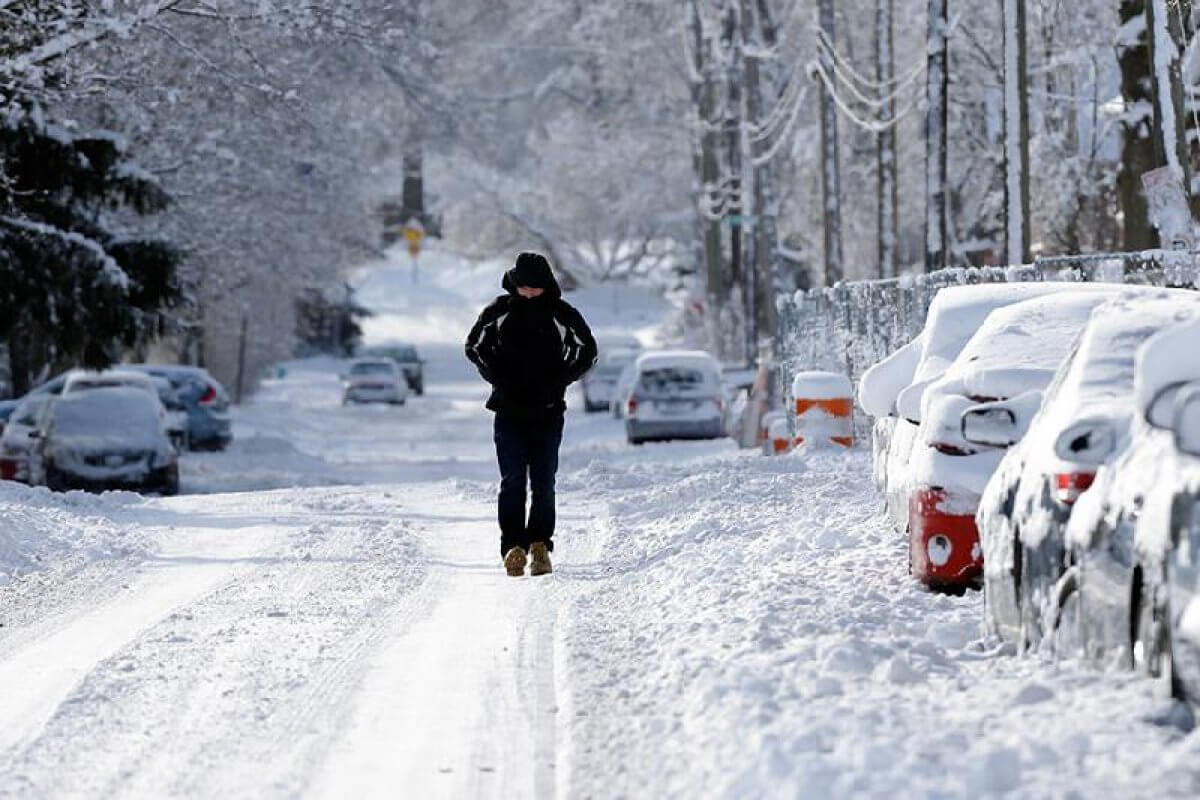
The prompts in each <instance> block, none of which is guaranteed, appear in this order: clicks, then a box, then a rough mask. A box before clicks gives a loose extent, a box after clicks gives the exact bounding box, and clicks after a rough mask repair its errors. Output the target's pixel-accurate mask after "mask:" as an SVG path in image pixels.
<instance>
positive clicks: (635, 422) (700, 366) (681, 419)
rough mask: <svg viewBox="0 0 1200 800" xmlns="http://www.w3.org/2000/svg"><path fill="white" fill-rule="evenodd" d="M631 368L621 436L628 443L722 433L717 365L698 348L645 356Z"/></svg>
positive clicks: (721, 396) (712, 436)
mask: <svg viewBox="0 0 1200 800" xmlns="http://www.w3.org/2000/svg"><path fill="white" fill-rule="evenodd" d="M634 370H635V376H634V383H633V389H632V391H631V393H630V395H629V399H628V400H627V401H626V402H627V409H626V416H625V435H626V438H627V439H628V440H629V441H630V442H631V443H632V444H641V443H642V442H645V441H647V440H651V439H716V438H719V437H721V436H724V435H725V423H724V416H725V398H724V394H723V390H722V388H721V365H720V363H718V362H717V360H716V359H715V358H713V357H712V356H711V355H709V354H708V353H705V352H703V351H700V350H675V351H671V350H663V351H656V352H651V353H643V354H642V355H641V356H639V357H638V359H637V361H636V362H635V366H634Z"/></svg>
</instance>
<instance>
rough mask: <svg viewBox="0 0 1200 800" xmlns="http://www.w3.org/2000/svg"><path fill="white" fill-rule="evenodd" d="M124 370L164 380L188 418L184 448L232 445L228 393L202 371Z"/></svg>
mask: <svg viewBox="0 0 1200 800" xmlns="http://www.w3.org/2000/svg"><path fill="white" fill-rule="evenodd" d="M121 369H123V370H126V369H127V370H134V371H137V372H144V373H145V374H147V375H149V376H151V377H152V378H166V379H167V380H168V381H170V383H171V388H172V390H173V392H174V399H175V401H177V402H178V403H179V404H180V405H181V406H182V410H183V412H184V413H185V414H186V416H187V435H186V440H187V445H188V447H189V448H190V449H192V450H224V449H225V448H226V447H227V446H229V443H230V442H231V441H233V421H232V419H231V417H230V415H229V392H227V391H226V390H225V387H224V386H222V385H221V383H220V381H218V380H217V379H216V378H214V377H213V376H212V375H210V374H209V373H208V370H206V369H204V368H203V367H192V366H183V365H178V364H122V365H121Z"/></svg>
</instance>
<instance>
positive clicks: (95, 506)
mask: <svg viewBox="0 0 1200 800" xmlns="http://www.w3.org/2000/svg"><path fill="white" fill-rule="evenodd" d="M142 502H144V501H143V499H142V498H141V497H139V496H138V495H135V494H130V493H126V492H110V493H109V494H106V495H104V496H102V497H100V496H96V495H89V494H84V493H82V492H69V493H67V494H52V493H51V492H49V491H47V490H46V489H40V488H39V489H33V488H29V487H27V486H23V485H21V484H18V483H10V482H8V481H0V587H2V586H4V585H6V584H8V583H9V582H10V581H11V580H12V579H14V578H16V577H18V576H20V575H23V574H26V573H29V572H34V571H39V570H45V569H52V568H56V567H62V566H65V565H68V564H72V563H77V562H80V561H85V560H93V561H94V560H99V559H118V558H125V557H129V556H134V555H139V554H144V553H147V552H149V551H150V550H151V543H150V540H149V538H147V537H146V536H145V535H144V534H143V533H142V532H140V531H138V530H137V529H136V528H134V527H133V526H130V525H125V524H121V523H119V522H118V521H117V520H116V519H115V517H118V516H119V514H120V512H122V511H123V510H125V509H127V508H129V507H131V506H137V505H140V504H141V503H142ZM2 605H3V604H2V603H0V606H2Z"/></svg>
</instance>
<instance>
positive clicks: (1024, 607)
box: [1014, 543, 1042, 653]
mask: <svg viewBox="0 0 1200 800" xmlns="http://www.w3.org/2000/svg"><path fill="white" fill-rule="evenodd" d="M1014 558H1015V559H1019V560H1018V561H1017V563H1018V564H1020V565H1021V567H1020V571H1019V573H1018V574H1017V575H1016V581H1017V597H1018V598H1019V607H1020V612H1021V633H1020V636H1019V637H1018V647H1019V649H1020V651H1021V652H1022V653H1030V652H1033V651H1034V650H1036V649H1037V647H1038V645H1039V644H1041V641H1042V619H1041V616H1042V608H1041V603H1040V602H1039V601H1038V598H1037V597H1035V596H1034V588H1035V587H1034V585H1033V584H1034V582H1033V579H1032V577H1031V573H1032V572H1033V570H1032V569H1030V565H1031V564H1032V562H1033V558H1032V554H1031V553H1030V552H1029V550H1028V549H1027V548H1026V547H1025V545H1024V544H1020V543H1018V544H1017V550H1016V551H1015V553H1014Z"/></svg>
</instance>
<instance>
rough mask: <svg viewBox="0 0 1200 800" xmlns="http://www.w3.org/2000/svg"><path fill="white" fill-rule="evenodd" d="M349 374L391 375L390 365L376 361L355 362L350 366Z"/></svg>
mask: <svg viewBox="0 0 1200 800" xmlns="http://www.w3.org/2000/svg"><path fill="white" fill-rule="evenodd" d="M350 374H351V375H391V374H392V365H391V364H384V363H383V362H381V361H376V362H372V363H368V364H355V365H354V366H352V367H351V368H350Z"/></svg>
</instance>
